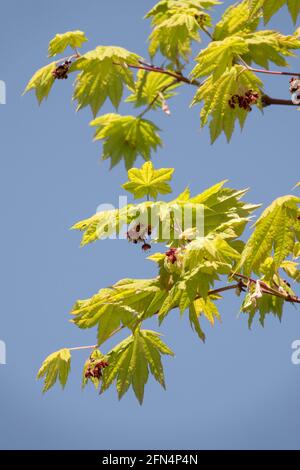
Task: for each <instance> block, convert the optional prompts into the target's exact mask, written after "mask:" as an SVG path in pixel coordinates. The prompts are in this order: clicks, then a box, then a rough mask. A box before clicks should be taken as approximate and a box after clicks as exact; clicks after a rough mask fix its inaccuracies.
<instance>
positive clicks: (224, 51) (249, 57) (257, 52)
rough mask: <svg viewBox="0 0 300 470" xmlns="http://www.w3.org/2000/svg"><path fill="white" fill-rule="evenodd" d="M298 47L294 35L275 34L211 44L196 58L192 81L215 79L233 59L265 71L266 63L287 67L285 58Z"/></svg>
mask: <svg viewBox="0 0 300 470" xmlns="http://www.w3.org/2000/svg"><path fill="white" fill-rule="evenodd" d="M299 48H300V41H299V39H298V38H297V37H296V36H284V35H282V34H280V33H278V32H277V31H257V32H255V33H247V34H246V33H239V34H236V35H233V36H228V37H226V38H224V39H223V40H222V41H213V42H211V43H210V44H209V45H208V47H207V48H206V49H203V50H202V51H201V52H200V54H199V55H198V56H197V57H196V59H195V60H196V62H197V65H196V67H195V68H194V69H193V71H192V76H193V77H194V78H199V77H201V76H205V75H209V74H210V73H213V78H214V79H217V78H218V77H220V75H222V74H223V73H224V72H225V71H226V69H227V68H228V67H231V66H232V64H233V63H234V62H235V61H236V60H240V59H243V60H244V61H245V62H246V63H248V65H250V64H251V63H252V62H255V63H256V64H258V65H261V66H262V67H264V68H268V67H269V61H271V62H273V63H275V64H276V65H279V66H283V67H284V66H287V65H288V63H287V62H286V60H285V58H284V56H293V55H294V54H293V52H292V51H293V50H294V49H299Z"/></svg>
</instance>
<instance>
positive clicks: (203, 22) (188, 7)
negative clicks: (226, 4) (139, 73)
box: [145, 0, 219, 64]
mask: <svg viewBox="0 0 300 470" xmlns="http://www.w3.org/2000/svg"><path fill="white" fill-rule="evenodd" d="M217 4H219V2H218V1H206V2H205V1H200V0H194V1H188V0H182V1H175V0H163V1H161V2H159V3H158V4H157V5H156V6H155V7H154V8H152V10H150V11H149V12H148V14H147V15H146V17H145V18H151V20H152V26H153V28H154V29H153V31H152V33H151V34H150V37H149V41H150V45H149V54H150V56H152V57H153V56H154V55H155V54H156V53H157V51H158V50H160V52H161V53H162V55H164V56H165V57H167V58H168V59H169V60H170V61H171V62H174V63H176V64H178V62H179V59H180V58H182V59H184V60H188V57H189V55H190V53H191V43H192V42H193V41H200V35H199V31H200V30H201V28H202V27H207V26H210V24H211V19H210V16H209V15H208V13H207V12H206V11H205V10H207V9H210V8H211V7H212V6H214V5H217Z"/></svg>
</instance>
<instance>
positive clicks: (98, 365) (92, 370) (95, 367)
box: [84, 361, 109, 379]
mask: <svg viewBox="0 0 300 470" xmlns="http://www.w3.org/2000/svg"><path fill="white" fill-rule="evenodd" d="M108 365H109V364H108V362H106V361H99V362H95V361H91V364H90V365H89V366H88V368H87V370H86V371H85V374H84V376H85V378H86V379H90V378H92V377H93V378H96V379H101V377H102V370H103V369H105V367H108Z"/></svg>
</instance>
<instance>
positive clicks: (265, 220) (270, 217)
mask: <svg viewBox="0 0 300 470" xmlns="http://www.w3.org/2000/svg"><path fill="white" fill-rule="evenodd" d="M299 203H300V198H297V197H295V196H283V197H280V198H278V199H276V200H275V201H273V203H272V204H271V205H270V206H269V207H267V208H266V209H265V210H264V212H263V213H262V215H261V216H260V218H259V219H258V220H257V222H256V223H255V225H254V227H255V229H254V231H253V233H252V235H251V236H250V238H249V240H248V241H247V243H246V245H245V248H244V250H243V252H242V255H241V261H240V263H239V265H238V267H237V270H239V269H241V268H242V269H243V272H244V273H245V274H246V275H247V276H248V275H251V273H252V272H255V273H257V274H259V273H260V272H261V265H262V264H263V262H264V261H265V260H266V259H267V257H269V256H270V255H271V254H272V253H273V257H274V267H273V271H274V273H275V272H276V271H277V270H278V269H279V268H280V266H281V264H282V262H283V261H284V260H285V258H286V257H287V256H289V255H290V254H293V250H294V246H295V242H296V236H297V226H298V225H299V221H298V220H297V214H298V211H299V209H298V204H299Z"/></svg>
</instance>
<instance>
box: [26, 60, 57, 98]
mask: <svg viewBox="0 0 300 470" xmlns="http://www.w3.org/2000/svg"><path fill="white" fill-rule="evenodd" d="M55 68H56V63H55V62H51V64H48V65H45V67H42V68H41V69H39V70H37V71H36V72H35V74H34V75H33V77H32V78H31V79H30V80H29V82H28V84H27V86H26V88H25V90H24V93H23V94H25V93H27V92H28V91H30V90H35V95H36V97H37V100H38V102H39V104H41V102H42V101H43V100H44V99H46V98H47V97H48V95H49V93H50V90H51V88H52V85H53V83H54V75H53V72H54V70H55Z"/></svg>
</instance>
